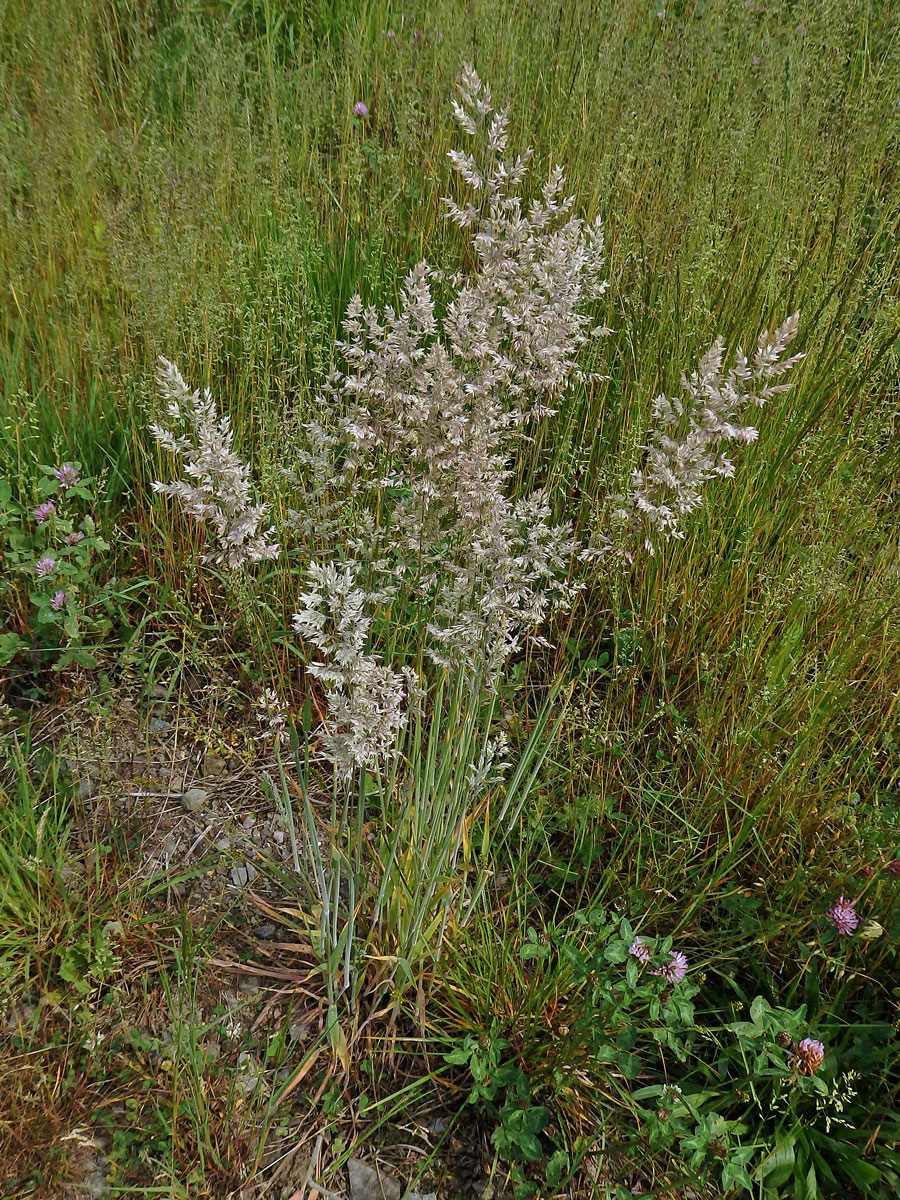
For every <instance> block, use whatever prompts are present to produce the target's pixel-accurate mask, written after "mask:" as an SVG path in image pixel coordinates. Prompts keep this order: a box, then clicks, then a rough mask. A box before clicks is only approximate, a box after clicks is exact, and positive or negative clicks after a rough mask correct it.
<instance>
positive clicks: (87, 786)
mask: <svg viewBox="0 0 900 1200" xmlns="http://www.w3.org/2000/svg"><path fill="white" fill-rule="evenodd" d="M96 794H97V777H96V776H95V775H88V777H87V778H86V779H82V781H81V783H79V785H78V799H79V800H90V799H91V797H92V796H96Z"/></svg>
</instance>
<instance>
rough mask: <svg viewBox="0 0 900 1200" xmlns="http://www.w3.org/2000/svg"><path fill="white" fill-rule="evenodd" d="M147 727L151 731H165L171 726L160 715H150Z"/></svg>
mask: <svg viewBox="0 0 900 1200" xmlns="http://www.w3.org/2000/svg"><path fill="white" fill-rule="evenodd" d="M147 727H148V729H149V730H150V732H151V733H165V732H166V730H167V729H171V728H172V726H171V724H170V722H168V721H166V720H164V719H163V718H162V717H151V718H150V720H149V721H148V722H147Z"/></svg>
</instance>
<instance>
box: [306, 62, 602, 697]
mask: <svg viewBox="0 0 900 1200" xmlns="http://www.w3.org/2000/svg"><path fill="white" fill-rule="evenodd" d="M454 112H455V115H456V118H457V121H458V122H459V124H460V126H461V127H462V129H463V130H464V132H465V133H466V134H467V135H469V136H470V137H471V138H472V140H473V147H472V150H471V152H463V151H461V150H454V151H452V152H451V154H450V158H451V162H452V164H453V167H454V170H455V171H456V172H457V173H458V175H459V176H460V177H461V180H462V183H463V185H464V186H465V187H466V188H468V189H469V190H470V194H471V196H472V197H473V198H472V199H470V200H468V201H466V202H465V204H464V205H462V206H461V205H460V204H458V203H457V202H456V201H455V200H452V199H449V198H448V199H447V200H446V204H447V208H448V212H449V215H450V217H451V218H452V219H453V220H454V221H455V222H456V224H457V225H458V226H459V227H460V228H461V229H462V230H463V231H465V232H466V233H467V234H468V236H469V237H470V239H471V243H472V250H473V257H474V266H473V267H472V269H471V271H470V272H469V273H468V274H464V275H463V276H461V277H460V278H458V279H457V280H455V281H454V282H453V287H454V288H455V294H452V295H451V298H450V299H449V302H448V304H447V307H446V315H445V316H444V318H443V320H441V319H439V318H438V315H437V309H436V303H435V298H434V294H433V285H435V284H436V283H438V282H440V283H441V284H442V285H443V284H445V283H446V282H447V281H446V280H445V279H444V278H443V276H441V275H440V274H439V273H438V272H435V271H433V270H432V269H431V268H430V267H429V266H428V264H427V263H424V262H421V263H419V264H417V265H416V266H415V267H413V268H412V270H411V271H410V272H409V274H408V276H407V278H406V280H405V282H404V285H403V288H402V292H401V296H400V303H399V305H398V306H397V307H396V308H395V307H393V306H390V305H389V306H387V307H385V308H384V309H383V310H379V309H376V308H375V307H372V306H370V307H365V306H364V305H363V303H362V301H361V299H360V297H359V296H356V297H354V299H353V300H352V301H351V303H350V305H349V306H348V309H347V313H346V317H345V320H344V323H343V335H344V336H343V340H342V341H340V342H339V343H338V349H339V351H340V353H341V366H340V367H339V368H336V369H335V371H334V373H333V375H332V377H331V379H330V380H329V383H328V385H327V386H326V388H325V389H324V392H323V396H322V401H323V407H324V418H323V420H322V421H320V422H313V423H311V424H310V425H309V426H307V427H306V435H307V444H308V449H305V450H303V451H302V452H301V454H300V455H299V456H298V459H299V460H298V468H299V469H298V470H296V471H295V472H294V473H293V479H294V481H295V482H301V481H302V479H303V474H304V472H305V473H306V475H307V478H309V473H310V472H312V475H313V478H314V479H315V482H316V485H317V486H316V488H315V494H311V489H309V487H308V486H307V496H306V498H305V501H304V506H305V508H306V509H307V510H308V512H311V513H313V514H314V516H313V518H312V519H310V518H309V517H308V516H306V515H305V514H298V517H297V525H298V527H300V528H302V529H303V530H304V532H305V533H306V534H307V535H310V534H311V533H313V532H314V531H315V532H316V533H320V532H321V531H322V530H323V529H326V528H330V529H332V530H335V531H336V530H337V528H339V527H340V522H341V520H342V519H343V522H344V525H343V530H342V540H343V542H344V544H345V545H346V544H349V545H351V546H352V553H353V555H354V557H355V558H356V559H357V560H358V561H359V563H360V566H361V568H364V570H365V578H366V581H367V583H366V586H367V588H368V589H369V590H370V591H375V592H377V593H378V594H379V595H380V596H381V597H383V598H388V597H391V596H394V595H398V594H402V596H403V597H405V598H406V599H407V600H412V602H413V603H414V604H416V605H420V606H421V608H422V610H423V611H424V612H425V613H426V614H427V633H428V635H429V639H430V642H429V644H428V645H426V647H425V652H426V653H427V654H428V655H429V657H431V658H432V659H433V660H434V661H436V662H437V663H438V664H440V665H442V666H447V667H452V668H457V669H464V670H466V671H467V673H469V674H473V675H477V676H478V677H479V678H482V679H484V680H487V681H491V680H493V679H494V678H495V677H496V673H497V671H498V670H499V668H500V666H501V665H502V663H503V662H504V661H505V659H506V657H507V656H508V654H509V653H510V652H511V651H512V650H513V649H515V647H516V646H517V645H519V644H520V641H521V639H522V638H523V637H524V636H526V635H527V634H528V632H529V631H530V630H532V629H533V628H534V627H535V626H537V625H539V624H540V623H541V622H542V621H543V620H544V619H545V617H546V615H547V614H548V613H549V611H550V610H551V609H552V608H553V607H554V606H561V605H565V604H566V603H568V602H570V601H571V598H572V595H573V594H574V589H573V588H572V587H570V586H569V585H568V583H567V582H566V577H567V573H568V570H569V565H570V560H571V556H572V554H573V553H574V550H575V543H574V540H573V538H572V531H571V528H570V527H569V526H568V525H554V524H553V523H552V520H551V513H550V509H549V505H548V504H547V501H546V498H545V497H544V496H542V495H536V496H533V497H525V498H524V499H523V500H519V501H515V500H514V499H513V498H511V496H510V494H509V493H510V491H511V488H510V486H509V470H510V463H511V460H512V456H513V453H514V451H515V449H516V447H517V445H518V444H519V442H520V441H521V439H522V438H524V437H526V436H527V430H528V426H529V423H531V422H533V421H535V420H537V419H541V418H545V417H549V416H552V415H553V413H554V411H555V408H556V406H557V405H558V403H559V398H560V396H561V395H562V393H563V392H564V390H565V388H566V387H567V385H568V384H569V383H570V381H571V380H573V379H575V378H580V377H582V373H581V370H580V368H579V366H578V359H579V356H580V355H581V354H582V353H583V351H584V347H585V345H586V343H588V342H589V341H591V340H592V339H595V338H597V337H600V336H602V335H603V334H605V333H606V332H607V330H606V329H605V328H604V327H602V326H598V325H597V324H596V321H595V319H594V318H593V317H592V316H591V315H590V313H589V311H588V309H589V306H590V304H591V303H592V302H594V301H596V300H597V299H598V298H599V297H601V296H602V295H603V293H604V291H605V289H606V280H605V279H604V277H603V269H604V247H603V233H602V228H601V225H600V222H599V220H598V221H594V222H593V223H590V224H588V223H586V222H585V221H584V220H582V219H581V218H580V217H577V216H575V215H574V214H573V212H572V208H573V203H574V201H573V198H572V197H571V196H568V197H567V196H565V195H564V194H563V183H564V179H563V174H562V171H561V170H560V169H555V170H553V171H552V172H551V174H550V178H549V181H548V183H547V184H546V185H545V187H544V188H543V192H542V196H541V198H540V199H535V200H533V201H531V203H530V204H529V203H526V201H525V199H523V197H522V196H521V195H520V194H519V193H520V189H521V187H522V185H523V184H524V182H525V179H526V175H527V171H528V162H529V159H530V152H527V153H525V154H524V155H520V156H519V157H518V158H516V159H515V160H514V161H507V160H506V158H505V154H506V148H507V141H508V115H507V112H506V111H500V110H497V109H495V108H494V106H493V104H492V102H491V98H490V92H489V89H488V88H487V87H485V86H484V85H482V83H481V82H480V80H479V79H478V76H477V75H476V74H475V72H474V70H472V68H471V67H465V68H464V69H463V72H462V75H461V79H460V86H459V100H458V101H456V102H455V104H454ZM326 481H327V482H328V484H329V487H328V488H327V489H323V486H322V485H323V484H324V483H326ZM339 496H343V497H345V498H349V499H352V501H353V504H352V506H351V505H344V507H343V510H342V509H341V508H340V507H339V505H338V504H337V503H336V498H337V497H339ZM351 511H352V512H353V513H354V514H355V515H354V518H353V523H354V527H353V528H352V529H351V528H348V516H347V514H348V512H351ZM376 513H377V514H378V515H377V520H376V519H375V517H374V514H376Z"/></svg>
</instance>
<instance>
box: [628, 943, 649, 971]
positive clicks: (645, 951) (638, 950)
mask: <svg viewBox="0 0 900 1200" xmlns="http://www.w3.org/2000/svg"><path fill="white" fill-rule="evenodd" d="M628 953H629V954H630V955H632V957H634V958H636V959H637V960H638V962H639V963H641V965H642V966H646V965H647V963H648V962H649V961H650V958H651V954H650V948H649V946H645V945H644V941H643V939H642V938H639V937H636V938H635V939H634V941H633V942H632V943H631V945H630V946H629V947H628Z"/></svg>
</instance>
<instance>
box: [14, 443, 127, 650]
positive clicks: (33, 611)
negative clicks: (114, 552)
mask: <svg viewBox="0 0 900 1200" xmlns="http://www.w3.org/2000/svg"><path fill="white" fill-rule="evenodd" d="M40 472H41V474H40V478H39V480H38V483H37V489H36V490H37V500H38V502H37V503H36V504H34V503H32V504H27V503H25V502H24V501H23V500H22V499H20V498H19V499H17V498H14V497H13V495H12V488H11V486H10V485H9V483H8V482H7V481H6V480H0V554H2V562H3V567H4V570H3V572H2V575H3V578H2V582H0V588H2V589H3V594H5V595H6V596H8V597H9V598H10V599H12V597H13V596H14V595H21V593H22V592H23V591H24V592H25V593H26V594H27V598H28V602H29V603H28V607H27V609H26V612H25V613H21V612H20V614H19V628H17V629H12V630H9V629H7V630H4V631H3V632H0V663H6V662H9V661H11V660H12V658H13V657H14V656H15V655H16V653H17V652H18V651H20V650H22V649H24V648H26V647H28V648H30V649H31V650H32V651H35V652H37V653H39V654H41V655H46V661H47V662H48V663H50V662H52V665H53V666H54V668H55V669H57V670H62V669H64V668H65V667H67V666H69V665H72V664H77V665H79V666H83V667H93V666H96V665H97V658H96V656H95V655H94V653H93V643H94V642H95V641H96V642H99V640H100V639H101V638H102V637H103V635H104V634H105V633H107V632H108V630H109V629H110V628H112V625H113V622H114V619H115V618H116V616H120V615H121V612H120V606H117V605H116V604H115V603H114V601H113V598H112V595H111V593H110V592H109V590H108V588H107V586H106V585H105V584H104V583H102V582H101V581H100V579H101V575H102V574H103V573H104V570H105V566H106V555H107V553H108V551H109V543H108V542H107V541H106V540H105V539H104V538H102V537H100V536H99V535H98V533H97V529H96V525H95V523H94V518H93V517H92V516H91V512H90V509H91V508H92V507H93V505H94V502H95V497H94V491H93V480H91V479H89V478H88V479H85V478H82V476H81V468H80V464H79V463H77V462H74V463H71V462H69V463H63V464H62V466H60V467H49V466H41V467H40ZM7 610H8V614H9V616H10V617H11V616H12V614H13V610H14V606H13V605H12V604H11V603H9V602H8V603H7ZM86 642H87V644H86Z"/></svg>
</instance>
